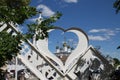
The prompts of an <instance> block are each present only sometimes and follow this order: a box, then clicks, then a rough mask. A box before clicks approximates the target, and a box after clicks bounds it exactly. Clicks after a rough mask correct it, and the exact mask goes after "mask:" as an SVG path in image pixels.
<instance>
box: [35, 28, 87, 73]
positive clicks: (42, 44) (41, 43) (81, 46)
mask: <svg viewBox="0 0 120 80" xmlns="http://www.w3.org/2000/svg"><path fill="white" fill-rule="evenodd" d="M57 29H58V30H62V31H63V32H72V33H75V34H76V35H77V37H78V44H77V46H76V48H75V49H74V50H73V51H72V52H71V54H70V55H69V56H68V58H67V59H66V61H65V64H63V62H62V61H61V60H60V59H59V58H58V57H57V56H55V55H54V54H53V53H51V51H50V50H49V49H48V39H44V40H38V41H37V43H36V44H37V48H38V49H39V51H40V52H41V51H42V52H44V53H45V54H44V56H46V57H47V58H48V59H50V61H52V62H55V63H56V64H58V65H59V71H60V72H61V71H62V73H63V74H64V75H65V74H67V72H68V71H69V70H70V69H71V68H72V67H73V66H74V65H75V64H76V62H77V61H78V59H79V57H80V55H81V54H82V53H83V52H84V51H85V50H86V49H87V48H88V36H87V35H86V33H85V32H84V31H83V30H81V29H79V28H74V27H73V28H69V29H66V30H64V29H63V28H60V27H55V28H54V29H51V30H50V31H49V32H51V31H53V30H57ZM56 64H55V65H54V66H56Z"/></svg>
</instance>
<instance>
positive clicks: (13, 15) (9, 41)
mask: <svg viewBox="0 0 120 80" xmlns="http://www.w3.org/2000/svg"><path fill="white" fill-rule="evenodd" d="M29 4H30V0H0V23H2V24H1V25H0V27H2V26H3V25H4V24H7V27H8V28H11V25H10V22H12V23H13V24H23V23H24V21H25V20H26V19H29V18H30V17H32V16H35V15H36V14H37V13H38V12H37V10H36V8H35V7H32V6H30V5H29ZM60 16H61V14H60V13H59V12H57V13H56V14H55V15H53V16H52V17H50V18H46V19H44V20H43V21H42V22H41V24H37V23H33V24H28V32H27V33H26V34H21V33H18V35H17V36H13V35H12V34H10V33H7V32H5V31H2V32H0V60H1V61H0V67H2V66H4V65H5V64H6V62H7V61H8V60H11V59H12V58H13V56H16V55H17V53H18V52H19V50H20V46H19V44H20V43H21V42H20V40H21V39H22V40H25V39H26V38H27V39H28V38H29V39H31V38H32V37H33V35H34V34H35V33H36V31H37V32H38V34H36V40H38V39H44V38H45V37H48V32H47V31H48V30H49V29H50V28H53V27H54V26H53V23H54V22H56V21H57V20H58V19H59V18H60Z"/></svg>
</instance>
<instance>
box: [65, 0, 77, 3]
mask: <svg viewBox="0 0 120 80" xmlns="http://www.w3.org/2000/svg"><path fill="white" fill-rule="evenodd" d="M64 1H65V2H67V3H77V2H78V0H64Z"/></svg>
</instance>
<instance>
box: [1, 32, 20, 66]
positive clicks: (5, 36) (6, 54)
mask: <svg viewBox="0 0 120 80" xmlns="http://www.w3.org/2000/svg"><path fill="white" fill-rule="evenodd" d="M20 37H21V36H20V35H17V36H15V35H11V34H9V33H7V32H5V31H2V32H0V67H2V66H4V65H5V64H6V63H7V61H8V60H11V59H12V57H13V56H16V55H17V53H18V52H19V50H20V49H21V47H20V43H21V41H20Z"/></svg>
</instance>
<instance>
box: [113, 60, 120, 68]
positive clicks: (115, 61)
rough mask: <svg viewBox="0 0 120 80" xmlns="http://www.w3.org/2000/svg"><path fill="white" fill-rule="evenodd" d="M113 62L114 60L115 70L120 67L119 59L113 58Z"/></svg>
mask: <svg viewBox="0 0 120 80" xmlns="http://www.w3.org/2000/svg"><path fill="white" fill-rule="evenodd" d="M113 60H114V66H115V68H116V67H117V66H118V65H120V61H119V59H117V58H113Z"/></svg>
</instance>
